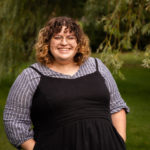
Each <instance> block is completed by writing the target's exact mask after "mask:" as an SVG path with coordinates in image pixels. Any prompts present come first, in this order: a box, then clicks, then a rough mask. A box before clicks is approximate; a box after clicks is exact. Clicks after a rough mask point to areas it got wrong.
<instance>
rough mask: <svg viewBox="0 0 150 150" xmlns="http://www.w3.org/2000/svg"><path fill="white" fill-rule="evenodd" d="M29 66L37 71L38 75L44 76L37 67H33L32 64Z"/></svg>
mask: <svg viewBox="0 0 150 150" xmlns="http://www.w3.org/2000/svg"><path fill="white" fill-rule="evenodd" d="M29 68H32V69H33V70H34V71H35V72H37V73H38V74H39V75H41V76H45V75H44V74H42V73H41V72H40V71H39V70H38V69H36V68H35V67H33V66H30V67H29Z"/></svg>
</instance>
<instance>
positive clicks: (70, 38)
mask: <svg viewBox="0 0 150 150" xmlns="http://www.w3.org/2000/svg"><path fill="white" fill-rule="evenodd" d="M67 38H68V39H69V40H74V39H76V37H75V36H74V35H70V36H68V37H67Z"/></svg>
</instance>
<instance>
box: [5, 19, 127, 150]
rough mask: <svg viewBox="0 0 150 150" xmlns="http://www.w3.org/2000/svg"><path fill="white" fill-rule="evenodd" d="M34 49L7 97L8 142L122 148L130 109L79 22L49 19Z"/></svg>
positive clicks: (57, 149) (44, 148)
mask: <svg viewBox="0 0 150 150" xmlns="http://www.w3.org/2000/svg"><path fill="white" fill-rule="evenodd" d="M35 48H36V56H37V61H38V62H37V63H35V64H32V65H31V66H30V67H28V68H26V69H25V70H23V72H22V73H21V74H20V75H19V76H18V78H17V79H16V81H15V82H14V84H13V85H12V88H11V90H10V92H9V95H8V98H7V103H6V106H5V110H4V124H5V130H6V133H7V135H8V138H9V140H10V142H11V143H12V144H13V145H14V146H16V147H17V148H19V149H20V148H23V149H24V150H51V149H52V150H110V149H111V150H125V142H124V141H125V139H126V112H128V111H129V109H128V107H127V105H126V103H125V102H124V100H123V99H122V98H121V96H120V93H119V91H118V88H117V85H116V82H115V81H114V79H113V77H112V75H111V73H110V72H109V70H108V69H107V68H106V66H105V65H104V64H103V63H102V62H101V60H99V59H97V58H92V57H89V55H90V48H89V41H88V38H87V37H86V36H85V34H84V32H83V31H82V29H81V28H80V26H79V25H78V24H77V23H76V22H75V21H74V20H73V19H71V18H68V17H56V18H53V19H51V20H49V22H48V23H47V24H46V25H45V27H44V28H42V29H41V30H40V32H39V36H38V40H37V43H36V44H35ZM32 125H33V129H32V128H31V126H32Z"/></svg>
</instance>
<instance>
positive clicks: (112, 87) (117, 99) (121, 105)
mask: <svg viewBox="0 0 150 150" xmlns="http://www.w3.org/2000/svg"><path fill="white" fill-rule="evenodd" d="M98 63H99V71H100V72H101V74H102V76H103V77H104V79H105V83H106V86H107V88H108V90H109V93H110V113H111V114H112V113H115V112H118V111H120V110H121V109H125V111H126V112H129V107H128V106H127V104H126V103H125V101H124V100H123V99H122V97H121V95H120V92H119V90H118V87H117V84H116V81H115V80H114V78H113V76H112V74H111V73H110V71H109V70H108V68H107V67H106V66H105V65H104V64H103V63H102V62H101V60H98Z"/></svg>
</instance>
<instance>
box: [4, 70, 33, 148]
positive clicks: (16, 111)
mask: <svg viewBox="0 0 150 150" xmlns="http://www.w3.org/2000/svg"><path fill="white" fill-rule="evenodd" d="M31 99H32V93H31V91H30V83H29V77H28V75H27V74H26V73H25V72H24V71H23V72H22V73H21V74H20V75H19V76H18V77H17V79H16V80H15V82H14V84H13V85H12V87H11V89H10V92H9V94H8V98H7V101H6V105H5V109H4V114H3V120H4V127H5V132H6V134H7V136H8V139H9V140H10V142H11V143H12V144H13V145H14V146H15V147H19V146H20V145H21V144H22V143H23V142H25V141H26V140H28V139H31V138H33V130H32V129H31V119H30V106H31Z"/></svg>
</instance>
